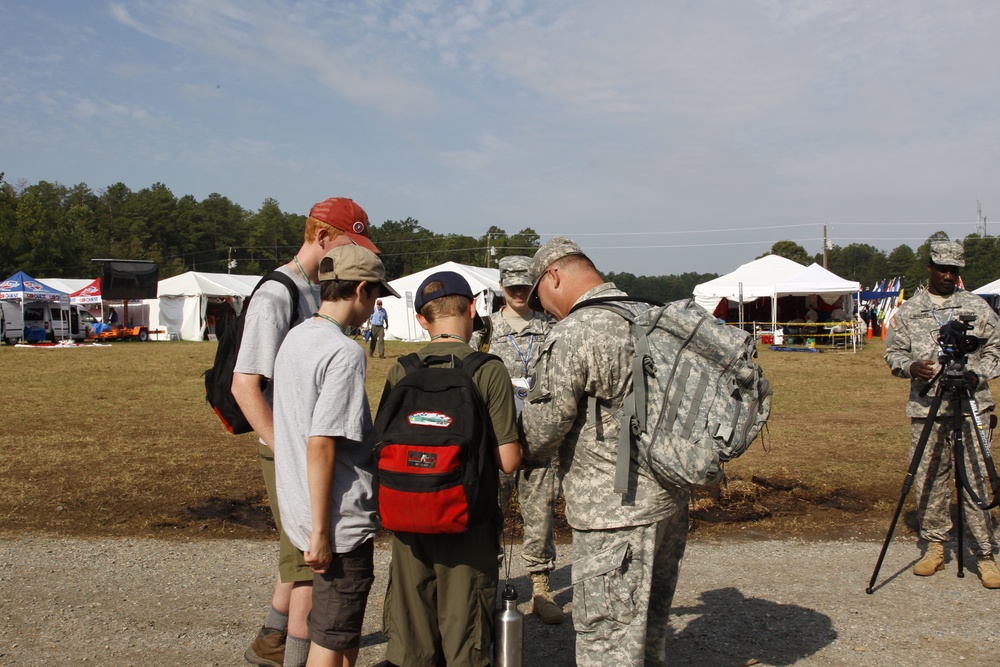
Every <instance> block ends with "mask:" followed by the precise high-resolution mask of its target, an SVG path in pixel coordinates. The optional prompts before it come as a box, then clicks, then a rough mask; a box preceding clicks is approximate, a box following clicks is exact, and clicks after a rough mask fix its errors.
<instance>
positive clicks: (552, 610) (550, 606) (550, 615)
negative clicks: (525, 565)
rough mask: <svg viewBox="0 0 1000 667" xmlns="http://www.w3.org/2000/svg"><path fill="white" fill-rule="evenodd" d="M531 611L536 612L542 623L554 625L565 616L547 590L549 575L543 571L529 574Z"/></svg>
mask: <svg viewBox="0 0 1000 667" xmlns="http://www.w3.org/2000/svg"><path fill="white" fill-rule="evenodd" d="M531 611H533V612H534V613H536V614H538V618H540V619H542V623H545V624H546V625H556V624H559V623H562V622H563V619H565V618H566V617H565V616H564V615H563V610H562V609H561V608H560V607H559V605H557V604H556V602H555V600H553V599H552V594H551V593H550V592H549V575H548V574H545V573H544V572H541V573H535V574H532V575H531Z"/></svg>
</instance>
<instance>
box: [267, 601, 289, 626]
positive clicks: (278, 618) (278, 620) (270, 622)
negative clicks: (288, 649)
mask: <svg viewBox="0 0 1000 667" xmlns="http://www.w3.org/2000/svg"><path fill="white" fill-rule="evenodd" d="M264 627H265V628H271V629H272V630H281V631H282V632H287V631H288V614H282V613H281V612H280V611H278V610H277V609H275V608H274V607H271V608H270V609H268V611H267V618H265V619H264Z"/></svg>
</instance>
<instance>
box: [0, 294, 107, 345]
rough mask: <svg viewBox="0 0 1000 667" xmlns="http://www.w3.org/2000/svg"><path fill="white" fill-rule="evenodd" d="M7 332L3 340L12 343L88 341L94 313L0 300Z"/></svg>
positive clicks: (48, 304)
mask: <svg viewBox="0 0 1000 667" xmlns="http://www.w3.org/2000/svg"><path fill="white" fill-rule="evenodd" d="M0 309H2V323H3V332H2V334H0V339H2V340H3V341H4V342H6V343H7V344H8V345H13V344H14V343H16V342H17V341H18V340H23V341H25V342H28V343H40V342H46V341H48V342H55V341H59V340H65V339H71V340H84V339H85V338H87V334H88V333H89V331H90V327H91V325H92V324H93V323H94V321H95V320H94V316H93V315H91V314H90V313H89V312H87V311H86V310H85V309H84V308H82V307H80V306H75V305H74V306H67V305H65V304H58V303H49V302H44V301H30V302H28V303H26V304H24V318H23V319H22V318H21V304H20V303H17V302H9V301H4V302H0Z"/></svg>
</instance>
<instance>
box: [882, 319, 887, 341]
mask: <svg viewBox="0 0 1000 667" xmlns="http://www.w3.org/2000/svg"><path fill="white" fill-rule="evenodd" d="M885 328H886V327H885V324H884V323H883V324H882V340H885Z"/></svg>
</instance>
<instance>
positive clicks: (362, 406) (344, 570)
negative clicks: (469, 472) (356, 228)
mask: <svg viewBox="0 0 1000 667" xmlns="http://www.w3.org/2000/svg"><path fill="white" fill-rule="evenodd" d="M318 277H319V282H320V293H321V297H322V304H321V305H320V308H319V310H318V311H317V312H316V313H314V314H313V316H312V317H311V318H309V319H307V320H305V321H304V322H302V324H300V325H299V326H297V327H295V328H294V329H292V330H291V331H289V332H288V335H287V336H285V340H284V342H283V343H282V345H281V349H280V350H279V351H278V355H277V357H276V358H275V361H274V390H275V399H274V442H275V448H274V451H275V476H276V481H277V491H278V503H279V505H280V506H281V512H282V518H283V527H284V530H285V534H286V535H287V536H288V539H289V540H290V541H291V542H292V544H293V545H294V546H295V548H296V549H298V550H299V551H301V552H302V554H303V560H304V561H305V563H306V565H308V566H309V568H310V569H311V570H312V572H313V573H314V575H313V587H312V596H313V605H312V611H311V612H310V613H309V618H308V621H307V624H308V628H309V638H310V640H311V645H310V647H309V651H308V654H311V658H312V659H311V660H310V664H325V665H336V666H337V667H340V665H341V663H342V662H343V661H344V660H345V658H346V660H347V663H348V664H353V663H354V661H355V660H356V659H357V653H358V648H359V647H360V644H361V626H362V622H363V621H364V615H365V606H366V603H367V600H368V592H369V590H370V589H371V584H372V581H373V580H374V564H373V555H374V537H375V532H376V529H377V521H376V518H375V515H376V510H377V507H376V503H375V490H374V459H373V457H372V449H373V446H374V437H373V427H372V418H371V410H370V408H369V405H368V396H367V394H366V392H365V371H366V366H367V360H366V359H365V353H364V350H362V349H361V347H359V346H358V345H357V343H355V342H354V340H353V339H351V338H350V337H349V336H347V335H346V333H345V332H346V331H347V330H348V329H349V328H350V327H356V326H359V325H360V324H362V323H364V321H365V319H366V318H367V316H368V313H369V312H371V309H372V305H373V304H374V302H375V299H376V298H377V297H379V296H385V295H387V294H391V295H393V296H396V297H398V296H399V294H397V293H396V291H395V290H393V289H392V287H390V286H389V285H388V284H387V283H386V282H385V268H384V267H383V265H382V262H381V261H379V259H378V257H376V256H375V253H373V252H371V251H370V250H367V249H365V248H362V247H360V246H356V245H348V246H340V247H337V248H333V249H332V250H330V251H329V252H328V253H327V254H326V255H325V256H324V257H323V259H322V260H321V262H320V265H319V273H318ZM299 653H300V655H293V651H292V646H288V647H287V648H286V652H285V657H284V664H285V665H297V664H301V665H304V664H305V658H306V655H305V653H304V652H299Z"/></svg>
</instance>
